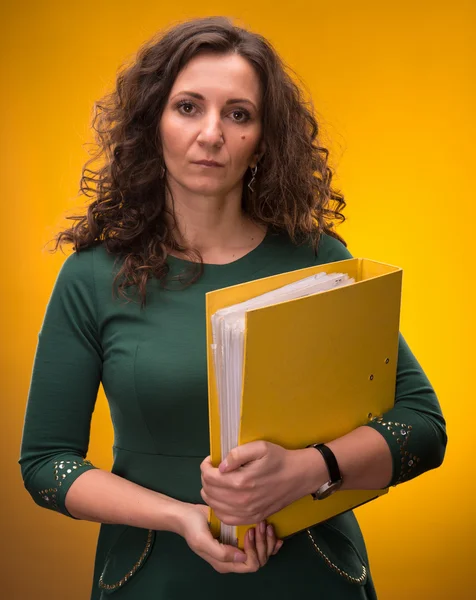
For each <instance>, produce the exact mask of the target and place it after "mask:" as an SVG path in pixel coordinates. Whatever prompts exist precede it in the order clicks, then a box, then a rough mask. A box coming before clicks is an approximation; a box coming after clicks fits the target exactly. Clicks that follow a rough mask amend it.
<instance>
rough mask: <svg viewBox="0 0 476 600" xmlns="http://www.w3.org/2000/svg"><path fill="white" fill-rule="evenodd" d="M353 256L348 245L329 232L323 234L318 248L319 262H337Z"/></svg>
mask: <svg viewBox="0 0 476 600" xmlns="http://www.w3.org/2000/svg"><path fill="white" fill-rule="evenodd" d="M349 258H353V256H352V254H351V253H350V252H349V250H348V249H347V246H346V245H345V244H344V243H343V242H341V241H340V240H338V239H337V238H335V237H333V236H332V235H330V234H328V233H323V234H321V237H320V239H319V246H318V249H317V261H318V262H319V263H329V262H337V261H339V260H347V259H349Z"/></svg>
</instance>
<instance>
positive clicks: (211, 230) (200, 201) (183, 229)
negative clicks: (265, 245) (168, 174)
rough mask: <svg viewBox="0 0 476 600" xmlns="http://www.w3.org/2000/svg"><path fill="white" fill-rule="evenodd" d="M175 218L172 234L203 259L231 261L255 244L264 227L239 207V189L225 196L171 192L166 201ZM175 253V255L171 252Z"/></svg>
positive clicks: (258, 241)
mask: <svg viewBox="0 0 476 600" xmlns="http://www.w3.org/2000/svg"><path fill="white" fill-rule="evenodd" d="M168 204H169V210H170V212H171V213H172V214H173V217H174V220H175V227H174V236H175V237H176V239H177V242H178V243H179V244H180V245H182V246H185V247H186V248H189V249H194V250H198V251H199V252H200V254H201V256H202V259H203V260H204V262H213V263H216V264H219V263H221V262H223V263H226V262H231V261H232V260H237V259H238V258H240V257H241V256H243V255H245V254H247V253H248V252H249V251H250V250H252V249H253V248H255V247H256V246H258V245H259V244H260V243H261V242H262V240H263V238H264V236H265V235H266V228H265V227H263V226H261V225H257V224H256V223H254V222H253V221H251V219H250V218H249V217H248V216H247V215H245V214H244V213H243V211H242V208H241V190H239V196H238V194H236V193H235V194H232V193H230V194H228V195H227V197H225V198H216V197H204V196H196V195H195V196H191V195H187V196H185V195H182V194H175V193H174V201H173V204H172V202H171V201H169V202H168ZM174 255H176V256H178V254H176V253H174Z"/></svg>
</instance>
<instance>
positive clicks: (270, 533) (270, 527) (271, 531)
mask: <svg viewBox="0 0 476 600" xmlns="http://www.w3.org/2000/svg"><path fill="white" fill-rule="evenodd" d="M266 532H267V534H268V535H269V536H270V537H271V536H272V535H274V527H273V526H272V525H268V527H267V529H266Z"/></svg>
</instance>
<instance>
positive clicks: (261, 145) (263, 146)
mask: <svg viewBox="0 0 476 600" xmlns="http://www.w3.org/2000/svg"><path fill="white" fill-rule="evenodd" d="M265 151H266V144H265V143H264V140H261V142H260V143H259V146H258V148H257V150H256V152H255V153H254V154H253V161H252V164H251V165H250V167H251V168H254V167H255V166H256V165H257V164H258V163H259V161H260V160H261V159H262V158H263V156H264V153H265Z"/></svg>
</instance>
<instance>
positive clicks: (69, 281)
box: [56, 245, 115, 292]
mask: <svg viewBox="0 0 476 600" xmlns="http://www.w3.org/2000/svg"><path fill="white" fill-rule="evenodd" d="M114 263H115V257H114V256H112V255H110V254H109V253H108V252H107V251H106V249H105V248H104V247H103V246H102V245H97V246H93V247H90V248H84V249H82V250H79V251H74V252H72V253H71V254H70V255H69V256H68V257H67V258H66V259H65V261H64V262H63V264H62V266H61V268H60V271H59V273H58V277H57V281H56V287H57V288H60V289H75V290H79V289H82V290H89V291H90V292H91V291H93V290H94V289H95V288H96V286H97V284H98V283H104V282H107V281H112V279H113V274H114Z"/></svg>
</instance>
